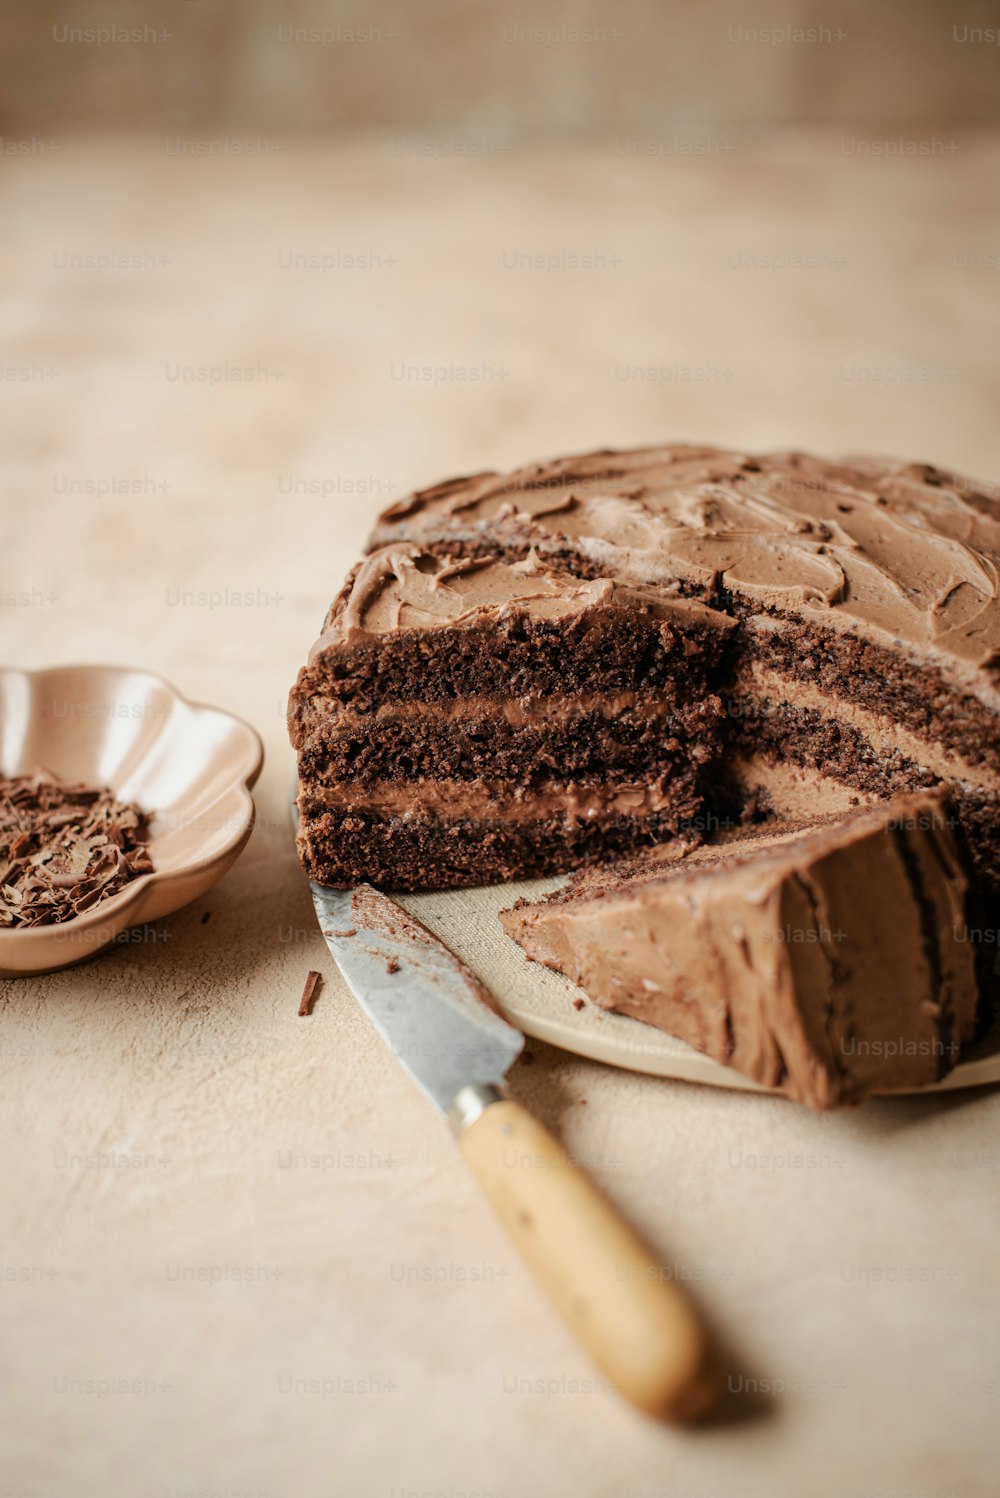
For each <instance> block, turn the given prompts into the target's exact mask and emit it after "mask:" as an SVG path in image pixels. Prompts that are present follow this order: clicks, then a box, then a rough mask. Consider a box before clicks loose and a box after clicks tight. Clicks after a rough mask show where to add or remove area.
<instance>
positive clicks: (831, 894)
mask: <svg viewBox="0 0 1000 1498" xmlns="http://www.w3.org/2000/svg"><path fill="white" fill-rule="evenodd" d="M972 908H973V907H972V895H971V888H970V882H969V879H968V877H967V875H966V871H965V867H964V860H963V855H962V853H961V851H960V847H959V844H958V842H957V841H956V838H955V835H954V832H953V818H952V814H951V812H950V809H949V803H948V801H947V799H946V797H945V796H944V795H943V794H942V793H941V792H940V791H927V792H918V793H915V794H912V795H902V796H897V797H895V798H893V799H892V800H890V801H887V802H884V803H882V804H881V805H879V806H877V807H875V808H870V809H861V810H858V811H854V812H851V813H848V814H846V815H844V816H840V817H830V818H825V819H822V820H821V821H820V822H818V823H816V824H814V825H812V826H806V827H789V828H785V829H783V830H767V829H755V830H751V831H749V832H742V833H739V834H735V835H728V836H726V837H724V838H723V839H722V840H721V841H719V842H717V843H715V844H712V845H704V846H701V847H697V848H694V849H691V848H690V847H687V846H685V845H683V844H674V845H673V846H672V847H666V848H662V849H654V850H651V851H650V853H649V854H647V855H642V856H639V857H637V858H635V859H633V860H631V861H630V862H628V863H626V864H624V865H623V866H621V867H620V868H619V869H618V870H617V871H602V872H601V873H599V874H597V873H593V874H592V873H588V874H584V875H582V876H578V877H577V878H576V879H575V880H573V881H571V883H570V884H569V886H568V887H567V888H566V889H564V890H561V891H559V892H558V893H556V894H555V895H552V896H550V897H549V899H547V900H545V901H543V902H541V903H539V904H529V903H527V902H525V901H519V902H518V903H517V904H516V905H515V906H514V908H513V909H511V910H507V911H504V912H503V913H502V914H501V917H500V919H501V921H502V923H503V926H504V929H505V930H506V932H507V933H508V935H509V936H512V937H513V938H514V940H515V941H517V942H518V943H519V944H520V945H521V946H522V947H523V948H524V950H525V952H526V953H527V955H528V956H529V958H531V959H532V960H534V961H538V962H542V963H544V964H545V965H546V966H548V967H551V968H555V969H557V970H558V971H559V972H562V973H565V974H566V975H567V977H569V978H571V979H572V980H573V981H574V982H576V983H578V984H579V985H580V986H581V987H582V988H583V989H584V991H585V992H586V993H587V994H588V995H589V997H590V998H591V999H593V1000H594V1001H595V1003H597V1004H600V1005H603V1006H604V1007H605V1008H607V1009H613V1010H616V1011H617V1012H619V1013H621V1014H626V1015H631V1016H633V1017H634V1018H636V1019H640V1020H644V1021H645V1022H646V1023H648V1024H652V1025H656V1026H658V1027H659V1028H661V1029H663V1030H668V1031H669V1032H670V1033H671V1034H673V1035H676V1036H678V1037H679V1038H680V1039H682V1040H685V1041H687V1042H688V1044H690V1045H692V1046H694V1047H696V1048H697V1049H698V1050H701V1051H704V1052H706V1053H707V1054H708V1055H709V1056H711V1057H713V1059H714V1060H716V1061H719V1062H722V1063H724V1064H726V1065H729V1066H732V1067H735V1068H736V1069H737V1070H738V1071H741V1072H744V1073H745V1074H746V1075H747V1076H749V1077H752V1078H753V1079H754V1080H755V1081H757V1082H760V1083H763V1084H764V1085H765V1086H768V1087H778V1088H781V1089H782V1090H783V1091H784V1092H785V1093H787V1094H788V1096H789V1097H792V1098H795V1099H797V1100H798V1101H799V1102H803V1103H807V1104H808V1105H809V1106H810V1107H812V1108H830V1107H835V1106H837V1105H839V1104H844V1103H854V1102H858V1101H860V1100H861V1099H862V1098H864V1097H866V1096H867V1095H868V1094H870V1093H872V1092H874V1091H887V1090H892V1089H893V1088H902V1087H916V1086H920V1085H922V1084H924V1083H927V1082H933V1081H935V1080H937V1079H938V1078H940V1077H942V1076H944V1075H945V1073H947V1072H948V1071H950V1070H951V1068H952V1067H953V1066H954V1064H955V1062H956V1059H957V1057H958V1053H959V1049H960V1047H961V1046H962V1045H963V1044H964V1043H965V1042H967V1041H968V1040H969V1039H970V1038H971V1037H972V1035H973V1032H974V1029H975V1026H976V1014H977V998H978V983H977V972H976V965H977V964H976V959H977V951H978V948H977V946H976V934H977V928H976V926H975V924H974V917H973V914H972Z"/></svg>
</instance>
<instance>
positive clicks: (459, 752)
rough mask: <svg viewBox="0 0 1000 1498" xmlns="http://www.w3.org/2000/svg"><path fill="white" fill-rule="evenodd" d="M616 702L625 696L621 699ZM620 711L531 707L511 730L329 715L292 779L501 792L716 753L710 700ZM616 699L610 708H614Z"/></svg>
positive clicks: (407, 711) (718, 709) (503, 715)
mask: <svg viewBox="0 0 1000 1498" xmlns="http://www.w3.org/2000/svg"><path fill="white" fill-rule="evenodd" d="M622 695H623V696H624V695H625V694H622ZM628 695H629V697H630V699H631V700H630V705H628V706H625V707H620V708H617V710H616V708H615V705H614V704H615V702H616V699H614V698H611V699H603V700H602V698H601V697H600V696H597V697H594V698H587V699H586V700H585V701H577V702H576V703H575V704H574V703H573V702H572V700H571V699H566V698H547V697H542V698H535V699H532V712H531V714H530V716H529V714H528V713H527V712H521V713H519V715H518V717H517V718H515V720H514V721H511V717H510V715H509V714H508V713H507V711H505V709H506V708H507V707H508V706H509V704H506V703H502V702H498V703H490V702H488V701H486V700H484V699H478V700H477V701H476V703H475V704H474V705H470V706H468V707H467V708H464V709H462V710H461V711H455V710H454V709H455V707H456V704H453V703H448V704H444V711H442V712H438V711H436V710H435V706H436V705H435V704H426V705H421V706H420V707H419V709H418V710H417V711H416V712H414V711H413V706H412V704H404V705H402V706H396V705H395V704H392V705H390V706H389V707H388V708H387V709H384V710H380V711H379V712H377V713H364V714H362V713H339V714H333V715H331V717H330V718H329V719H328V720H327V721H325V722H320V723H316V724H314V725H313V726H311V727H309V728H307V729H306V731H304V732H303V733H301V734H300V736H299V745H298V747H299V777H300V779H301V780H302V782H303V783H308V784H317V785H326V786H332V785H340V784H346V785H350V786H351V787H352V788H357V787H360V786H367V785H369V784H371V783H372V782H373V781H379V780H389V779H397V780H408V781H413V782H418V781H420V780H431V779H438V780H462V781H468V780H476V779H482V778H484V777H490V776H492V777H494V778H495V779H498V780H500V781H503V782H506V783H508V784H509V785H510V786H511V787H514V786H527V785H538V784H540V783H541V782H543V781H545V780H548V779H557V780H560V779H561V780H579V779H585V778H588V777H589V778H595V777H599V776H602V775H603V776H608V777H611V776H615V775H618V776H620V775H622V774H623V773H624V774H628V773H631V774H632V775H633V776H635V775H640V774H643V773H644V772H646V771H648V770H649V769H650V767H651V766H656V767H657V768H658V769H661V770H662V769H667V768H670V767H673V766H677V765H682V766H683V765H687V764H688V763H694V764H702V763H704V762H705V761H706V760H707V759H709V758H710V757H711V755H712V754H713V753H714V752H715V751H716V749H717V747H718V742H719V732H718V730H719V725H720V724H721V721H722V705H721V703H720V702H719V699H718V698H717V697H706V698H704V699H703V700H702V701H700V702H698V703H694V704H691V705H690V706H684V707H680V708H676V709H670V708H669V707H668V706H667V704H665V703H663V702H662V701H658V700H657V699H656V697H655V696H653V695H652V694H650V693H641V694H640V693H630V694H628ZM617 700H620V699H617Z"/></svg>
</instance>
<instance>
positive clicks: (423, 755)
mask: <svg viewBox="0 0 1000 1498" xmlns="http://www.w3.org/2000/svg"><path fill="white" fill-rule="evenodd" d="M733 627H734V626H733V621H732V620H731V619H730V618H729V617H728V616H726V615H724V614H721V613H719V612H718V611H716V610H713V609H710V608H708V607H706V606H705V605H704V604H702V603H700V602H698V601H696V600H692V599H685V598H681V597H674V596H671V595H670V594H668V593H666V592H665V591H664V590H663V589H658V588H650V587H646V586H643V585H641V584H628V583H623V582H618V581H615V580H613V579H610V578H595V579H583V578H578V577H575V576H573V575H571V574H570V573H568V572H566V571H556V570H553V569H552V568H550V567H547V566H544V565H543V564H542V563H540V562H539V560H538V558H537V557H536V556H534V555H533V554H531V553H530V552H529V554H527V555H526V556H525V557H524V558H522V559H520V560H514V561H510V562H508V561H505V560H499V559H474V558H464V559H463V558H461V557H457V558H456V557H450V556H448V555H447V554H446V553H444V552H443V551H440V550H439V551H438V552H437V553H432V552H428V551H426V550H424V549H422V548H421V547H420V546H419V545H416V544H409V543H405V542H396V543H395V544H393V545H390V546H387V547H383V548H381V549H379V550H377V551H376V552H374V553H373V554H372V555H371V556H370V557H369V558H368V560H367V561H365V562H364V563H363V564H362V565H361V566H360V567H358V568H357V569H356V570H355V572H354V573H353V574H352V575H351V577H350V578H349V579H348V581H347V584H346V586H345V587H344V589H343V591H342V592H341V594H340V596H339V597H338V598H337V599H336V601H335V603H334V605H333V607H332V609H331V610H330V613H329V615H328V617H327V620H326V623H325V625H324V629H323V633H322V634H321V636H320V638H319V640H318V641H317V643H316V645H315V646H314V648H313V650H312V653H311V655H310V658H309V664H308V665H307V666H306V667H305V668H304V669H303V670H302V671H301V672H300V674H299V678H298V682H297V684H296V686H295V687H294V689H293V691H292V694H291V699H290V703H289V726H290V732H291V737H292V742H293V744H294V746H295V748H296V750H297V751H298V764H299V787H300V789H299V799H298V810H299V849H300V853H301V856H302V859H303V862H304V863H305V866H306V868H307V869H308V871H309V874H310V876H311V877H312V878H314V879H317V880H319V881H321V882H323V883H327V884H353V883H356V882H358V881H360V880H370V881H372V882H374V883H376V884H387V885H390V886H391V887H394V888H396V889H411V890H412V889H421V888H426V887H429V886H446V885H468V884H483V883H488V882H490V881H496V880H503V879H510V878H513V877H515V876H524V875H533V874H544V873H551V872H556V871H560V870H564V869H566V868H571V867H574V866H575V865H577V864H579V863H581V862H585V861H586V860H587V859H589V858H593V857H595V856H598V855H600V856H608V855H610V854H615V853H622V852H628V851H629V850H631V849H633V848H635V847H636V846H637V845H639V844H640V843H641V842H642V841H644V840H645V841H647V842H648V841H653V840H659V839H662V838H666V837H669V836H671V835H673V834H676V833H678V832H679V831H682V830H683V829H684V828H685V827H686V826H688V825H689V824H691V822H692V821H693V819H695V818H697V816H698V815H699V813H700V810H701V806H702V790H701V785H700V774H701V770H702V767H703V766H705V765H706V764H707V763H709V762H710V761H711V760H713V759H715V758H716V757H717V755H718V753H719V747H720V725H721V722H722V708H721V704H720V701H719V698H718V696H717V695H715V694H714V693H713V692H712V691H711V690H710V688H709V685H708V682H709V679H710V678H711V679H714V678H715V677H716V676H717V675H718V673H719V668H720V661H721V652H722V647H723V644H724V642H725V640H726V638H727V637H728V635H729V634H731V632H732V630H733Z"/></svg>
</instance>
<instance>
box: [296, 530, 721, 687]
mask: <svg viewBox="0 0 1000 1498" xmlns="http://www.w3.org/2000/svg"><path fill="white" fill-rule="evenodd" d="M610 604H618V605H624V606H626V607H630V608H641V609H643V610H644V611H646V612H648V613H650V614H652V615H653V616H654V617H656V618H658V619H663V620H667V619H670V618H674V619H677V620H679V616H683V618H684V619H685V620H687V621H688V622H690V623H701V624H702V625H705V626H712V627H716V628H720V629H723V630H727V629H729V628H730V627H731V625H732V620H730V619H728V618H727V617H725V616H724V615H721V614H719V613H717V612H716V611H715V610H713V609H710V608H707V607H706V606H705V605H704V604H701V603H698V602H697V601H695V600H693V599H686V598H673V597H670V596H667V595H665V594H664V593H663V590H662V589H657V588H652V587H645V586H643V585H641V584H637V585H629V584H623V583H619V582H615V581H613V580H612V579H611V578H607V577H598V578H590V579H587V578H579V577H573V576H572V575H571V574H570V573H567V572H558V571H555V570H553V569H552V568H551V567H547V566H545V565H544V563H542V562H541V561H540V560H539V558H538V557H537V556H536V555H535V554H534V553H532V554H530V555H529V556H527V557H525V558H524V559H523V560H522V561H518V562H504V561H495V560H492V561H491V560H488V559H483V558H470V557H465V558H457V559H453V558H448V557H438V556H434V555H432V554H430V553H428V552H425V551H424V550H423V548H422V547H421V546H419V545H417V544H414V543H412V542H399V541H397V542H396V543H395V544H394V545H390V546H384V547H381V548H380V549H379V550H378V551H375V552H373V553H372V554H371V555H370V556H368V557H367V558H366V559H365V561H364V562H362V563H361V565H360V566H359V567H358V568H357V569H356V570H355V571H354V572H353V573H352V575H351V577H350V578H349V579H348V582H347V585H346V587H345V588H344V591H343V592H342V593H341V595H340V597H339V598H338V599H337V600H336V601H335V603H334V605H333V608H332V609H331V610H330V613H329V615H328V616H327V619H326V622H325V624H324V627H323V634H322V635H321V637H320V639H319V640H318V641H317V643H316V645H315V646H314V647H313V653H312V657H311V659H315V658H316V657H317V655H319V654H321V653H322V651H323V650H325V649H327V648H328V647H330V646H335V645H338V644H343V643H347V642H352V641H357V640H358V639H359V638H361V637H363V636H371V635H381V634H394V633H395V632H396V631H398V630H409V629H421V630H427V629H442V628H450V627H454V626H456V625H458V626H461V625H462V624H473V623H482V622H483V621H484V619H485V618H487V617H491V618H496V617H499V616H501V615H503V614H504V613H506V612H508V611H510V610H512V609H515V610H517V611H518V612H519V613H523V614H526V615H528V616H529V617H530V618H533V619H562V618H565V617H567V616H569V615H572V614H579V613H582V612H584V611H585V610H588V609H593V608H596V607H598V606H607V605H610Z"/></svg>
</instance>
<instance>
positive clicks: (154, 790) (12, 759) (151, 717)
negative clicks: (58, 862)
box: [0, 666, 264, 978]
mask: <svg viewBox="0 0 1000 1498" xmlns="http://www.w3.org/2000/svg"><path fill="white" fill-rule="evenodd" d="M263 762H264V750H263V747H262V745H261V741H260V739H259V738H258V736H257V734H256V733H255V732H254V730H253V729H252V728H251V727H250V726H249V724H247V723H244V722H243V720H242V719H241V718H236V717H233V715H232V714H231V713H225V712H221V711H219V710H218V709H217V708H214V707H204V706H202V705H201V704H199V703H195V702H188V701H187V699H186V698H184V697H182V696H181V694H180V693H179V692H178V691H177V690H176V689H175V688H174V687H172V686H171V685H170V683H169V682H168V681H164V679H163V677H162V676H156V675H154V674H153V673H152V672H149V671H139V670H130V669H129V668H128V667H122V666H56V667H54V668H52V669H51V670H47V671H18V670H14V669H10V668H0V773H2V774H3V775H5V776H12V775H29V774H31V773H32V772H33V771H35V770H47V771H48V772H49V773H50V774H52V775H55V776H57V777H58V778H59V779H60V780H64V781H68V782H71V783H81V784H85V785H90V786H109V787H110V788H111V790H112V791H113V792H114V794H115V795H116V796H117V797H118V799H119V800H121V801H127V802H135V803H136V804H137V805H138V806H140V807H141V808H142V810H143V811H144V812H146V813H147V814H148V816H149V818H150V836H149V853H150V857H151V858H152V861H153V872H152V873H151V874H143V875H142V876H141V877H140V878H138V879H134V880H133V881H132V882H131V883H130V884H127V885H126V886H125V888H124V889H122V890H119V892H118V893H117V894H116V895H112V896H111V897H110V898H109V899H107V900H104V901H103V902H102V903H101V904H99V905H96V906H94V908H93V909H92V910H88V911H85V912H84V913H83V914H82V915H77V916H74V917H73V919H72V920H69V921H63V922H62V923H61V924H59V925H53V926H32V927H28V928H26V929H23V930H17V929H14V930H9V929H8V930H0V977H5V978H11V977H22V976H25V975H27V974H29V973H45V972H52V971H53V970H54V969H56V968H61V967H68V966H69V965H70V964H71V963H74V962H82V961H83V960H84V959H85V958H87V957H93V956H94V954H95V953H96V952H99V951H101V950H102V948H104V947H107V946H109V945H110V944H111V943H112V942H114V941H116V940H118V939H120V938H121V936H122V933H123V932H124V931H126V930H127V929H128V928H129V927H130V926H138V925H141V924H142V923H143V922H146V921H153V920H158V919H159V918H160V917H162V916H165V915H169V914H170V913H171V911H174V910H179V909H180V907H181V906H182V905H187V904H189V902H190V901H191V900H194V899H196V898H197V897H198V896H199V895H202V894H204V892H205V891H206V890H207V889H208V888H210V886H211V885H213V884H214V883H215V882H216V880H217V879H221V877H222V875H223V874H225V873H226V871H227V869H229V868H230V867H231V866H232V864H233V863H234V862H235V860H236V859H237V857H238V856H239V854H240V852H241V851H242V849H243V847H244V845H245V843H246V841H247V838H248V837H249V836H250V832H251V830H252V828H253V822H254V804H253V799H252V797H251V795H250V788H251V786H252V785H253V784H254V782H255V781H256V779H257V776H258V775H259V774H260V770H261V766H262V764H263Z"/></svg>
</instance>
